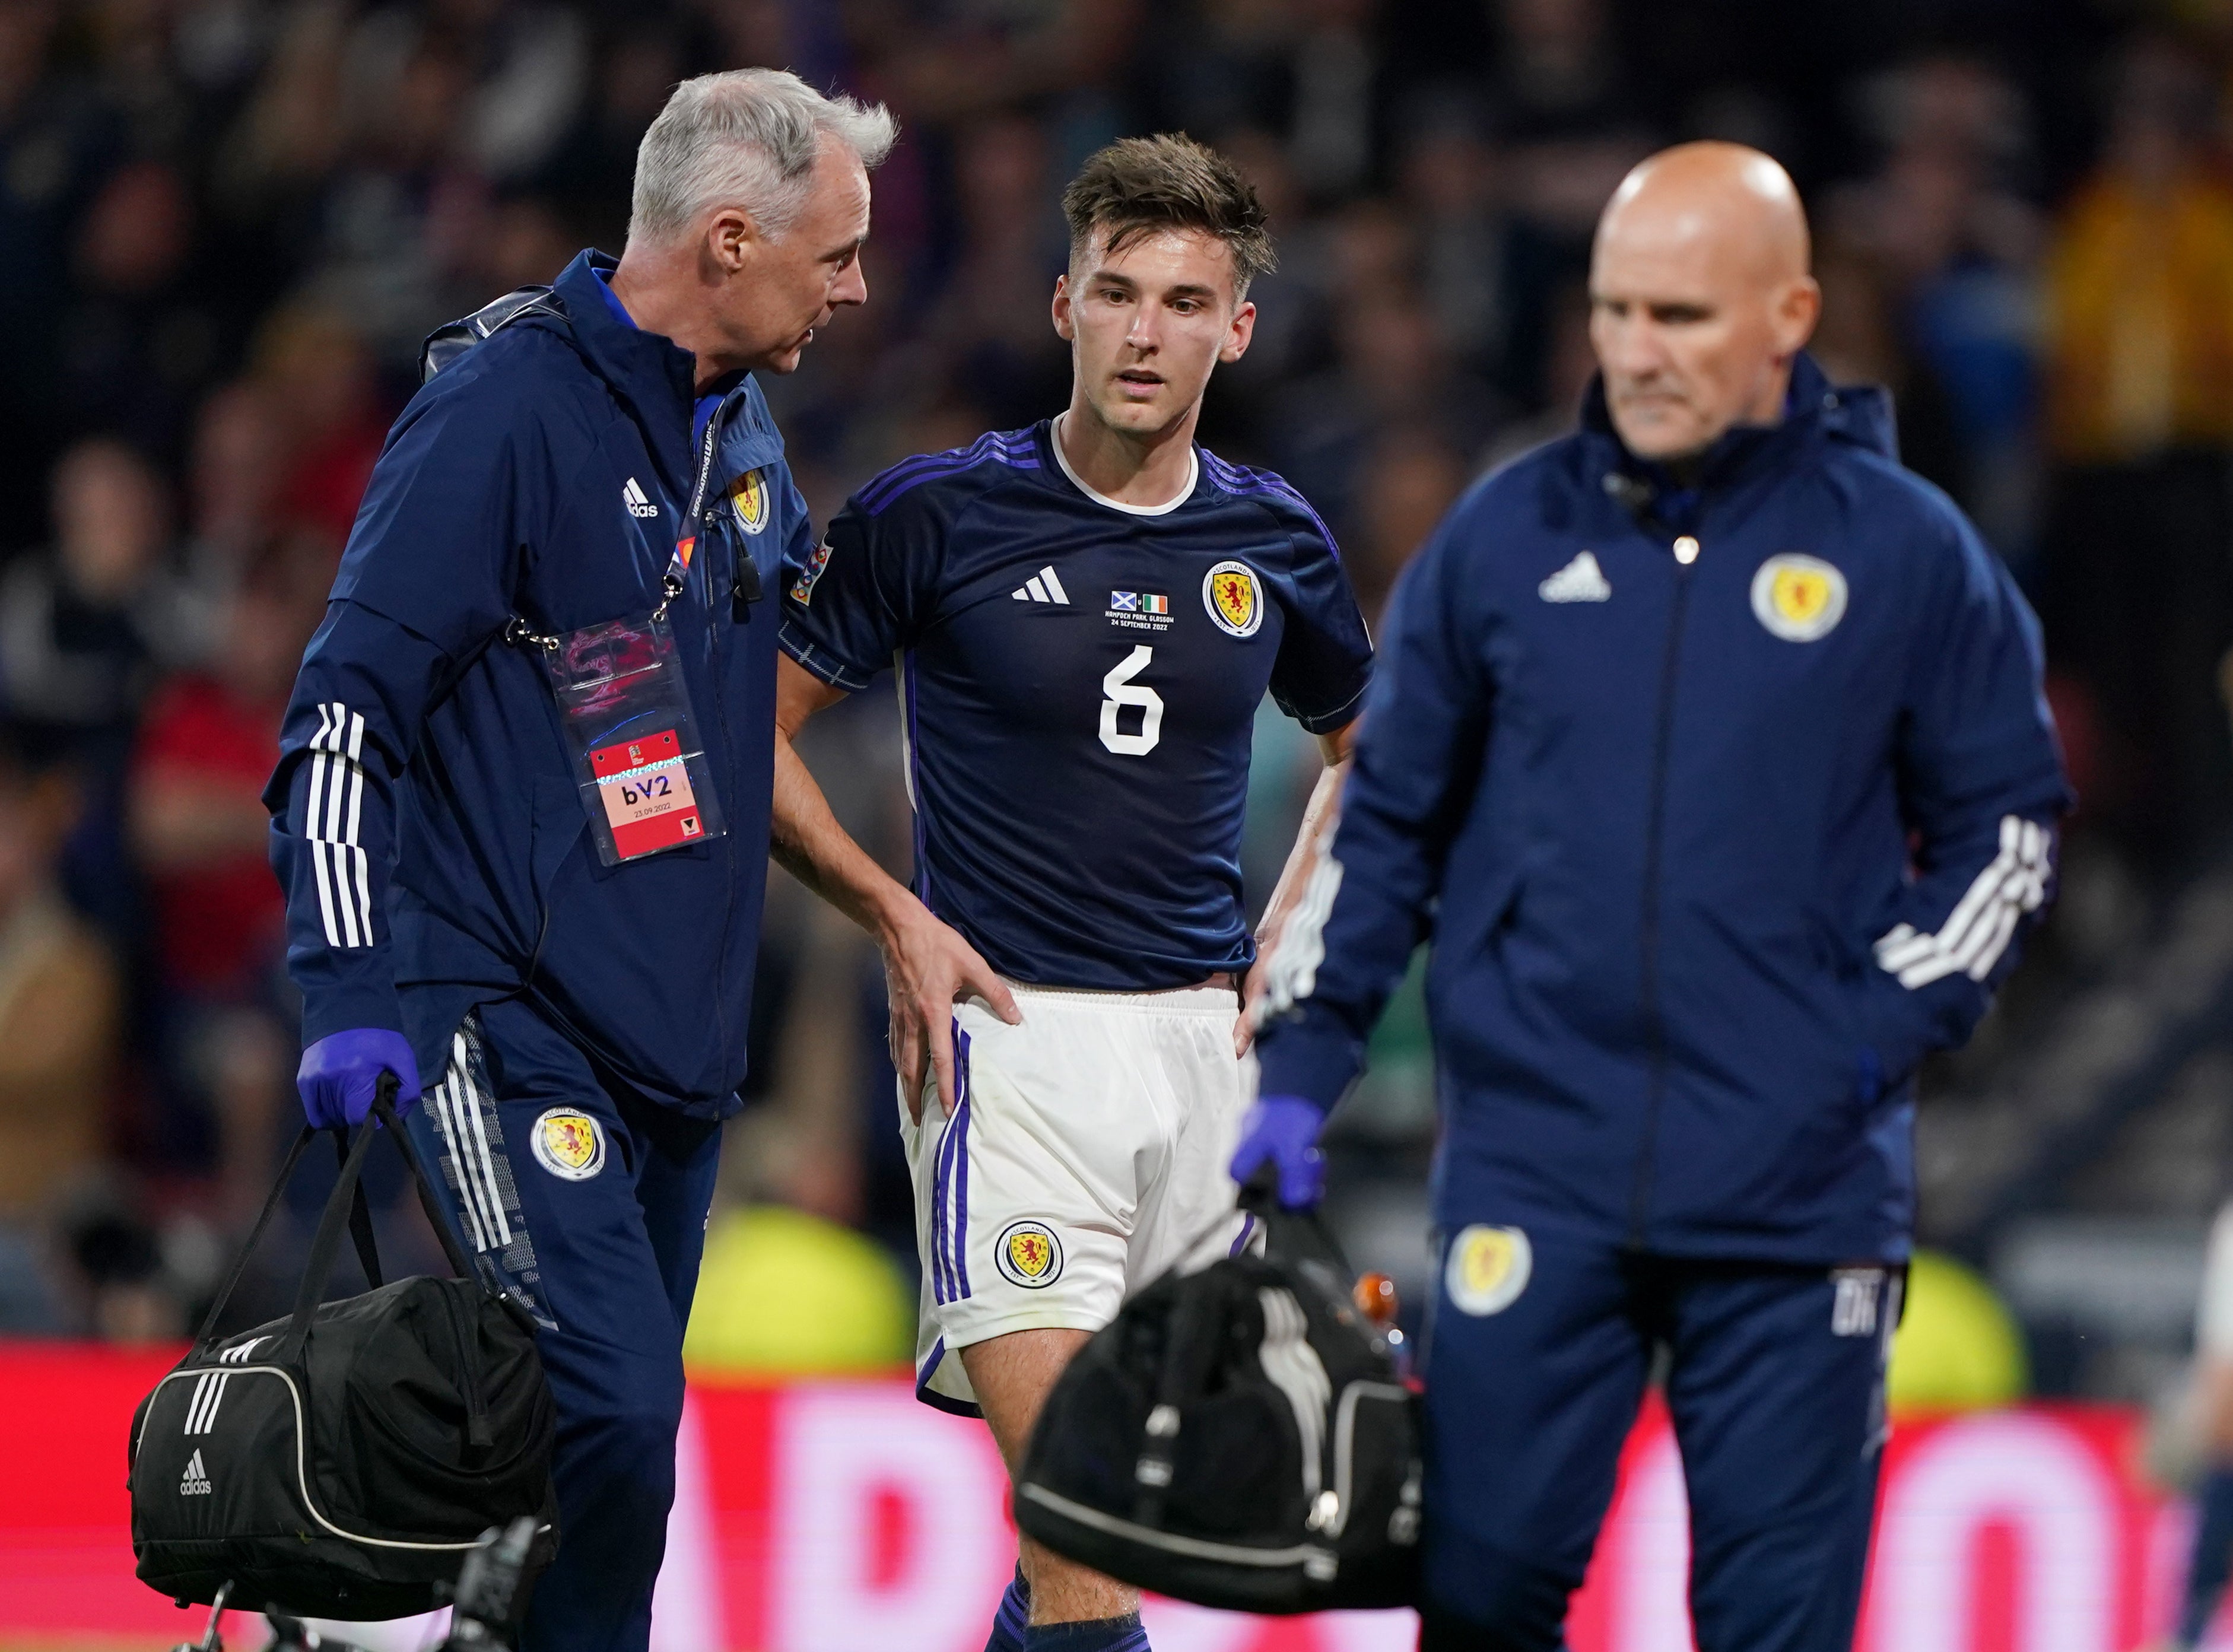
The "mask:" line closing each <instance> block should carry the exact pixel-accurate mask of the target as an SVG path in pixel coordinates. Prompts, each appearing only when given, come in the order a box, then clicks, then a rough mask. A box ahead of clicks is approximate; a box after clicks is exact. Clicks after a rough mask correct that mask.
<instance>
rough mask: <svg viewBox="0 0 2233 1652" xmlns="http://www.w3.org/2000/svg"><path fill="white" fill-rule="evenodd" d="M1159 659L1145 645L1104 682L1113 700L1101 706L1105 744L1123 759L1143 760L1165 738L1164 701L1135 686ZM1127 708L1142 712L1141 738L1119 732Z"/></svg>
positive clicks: (1135, 651) (1102, 736) (1160, 696)
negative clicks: (1120, 716) (1121, 715)
mask: <svg viewBox="0 0 2233 1652" xmlns="http://www.w3.org/2000/svg"><path fill="white" fill-rule="evenodd" d="M1155 657H1156V651H1155V650H1154V649H1153V648H1150V647H1148V646H1147V645H1146V644H1145V643H1142V644H1141V645H1140V646H1139V647H1136V648H1135V649H1133V650H1132V652H1131V654H1130V655H1129V656H1128V657H1127V658H1126V659H1125V660H1124V661H1123V663H1122V664H1121V665H1118V666H1117V667H1113V668H1112V669H1111V670H1110V673H1109V674H1108V675H1107V676H1106V677H1103V679H1102V680H1101V692H1102V693H1104V694H1106V695H1107V696H1108V697H1109V698H1108V699H1104V700H1103V701H1102V702H1101V744H1102V745H1105V746H1107V747H1108V748H1109V749H1110V751H1114V752H1115V753H1116V754H1117V756H1118V757H1120V758H1143V757H1145V756H1147V755H1148V753H1149V752H1150V751H1154V750H1155V749H1156V741H1157V740H1160V739H1161V738H1162V737H1163V697H1162V695H1161V694H1158V693H1156V691H1155V690H1154V689H1152V688H1146V687H1135V686H1133V684H1132V679H1133V678H1135V677H1136V676H1138V675H1139V674H1140V673H1142V672H1143V671H1145V670H1146V669H1147V668H1148V661H1149V660H1153V659H1154V658H1155ZM1125 706H1138V707H1139V708H1140V732H1138V733H1137V734H1120V733H1118V732H1117V713H1118V712H1121V711H1122V710H1123V708H1124V707H1125Z"/></svg>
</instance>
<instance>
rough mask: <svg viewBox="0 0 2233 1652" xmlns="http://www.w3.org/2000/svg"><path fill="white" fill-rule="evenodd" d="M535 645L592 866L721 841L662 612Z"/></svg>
mask: <svg viewBox="0 0 2233 1652" xmlns="http://www.w3.org/2000/svg"><path fill="white" fill-rule="evenodd" d="M534 641H537V642H540V643H541V644H542V647H540V648H538V649H537V654H539V655H540V656H541V658H542V660H543V668H544V672H545V673H547V674H548V675H549V677H550V686H551V688H552V690H553V692H554V693H556V694H557V700H558V719H559V722H560V725H562V727H563V729H564V731H565V735H566V746H567V751H568V753H569V755H570V757H571V758H572V760H573V764H574V774H575V784H576V787H577V788H578V789H579V790H580V792H581V797H582V807H583V812H584V813H585V814H587V815H588V816H589V832H590V836H592V837H594V838H595V839H596V844H597V858H598V859H600V860H601V861H602V862H604V863H605V864H606V865H607V866H619V865H621V864H622V863H623V862H628V861H640V860H641V859H642V858H643V857H644V856H645V855H657V854H659V853H661V851H662V850H666V849H674V848H677V847H679V846H680V845H683V844H688V843H702V842H706V840H707V839H708V838H714V837H719V836H724V835H725V833H726V830H727V827H726V824H725V823H724V822H723V821H722V818H721V803H720V798H719V796H718V795H717V794H716V792H715V790H714V788H713V776H712V774H711V773H710V772H709V771H708V769H707V765H706V753H705V750H704V748H703V745H702V744H701V743H700V740H699V738H698V722H697V719H696V718H695V716H693V713H692V712H691V709H690V691H689V688H688V686H687V685H686V684H685V683H684V682H683V680H682V671H681V667H680V665H679V664H678V663H677V662H676V660H675V657H674V634H673V633H672V632H671V631H670V630H669V629H668V628H667V605H666V604H665V603H661V605H660V607H659V609H658V611H657V612H656V613H654V614H653V615H650V616H649V617H648V618H647V619H641V620H611V621H607V622H606V623H604V624H602V625H591V626H584V627H583V628H582V629H581V630H579V631H569V632H567V633H565V634H563V635H560V636H556V637H537V638H535V639H534Z"/></svg>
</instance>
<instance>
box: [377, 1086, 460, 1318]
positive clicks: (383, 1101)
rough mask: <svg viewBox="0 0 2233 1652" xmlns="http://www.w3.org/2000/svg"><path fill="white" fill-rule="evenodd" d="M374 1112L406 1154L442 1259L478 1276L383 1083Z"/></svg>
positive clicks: (390, 1091)
mask: <svg viewBox="0 0 2233 1652" xmlns="http://www.w3.org/2000/svg"><path fill="white" fill-rule="evenodd" d="M372 1115H373V1117H374V1118H375V1119H378V1120H379V1121H380V1123H381V1128H384V1129H385V1130H387V1133H388V1135H391V1136H393V1137H394V1139H395V1150H396V1151H397V1152H398V1153H400V1154H402V1155H403V1163H404V1167H405V1168H406V1169H407V1170H409V1171H410V1172H411V1186H412V1187H413V1189H415V1190H416V1191H417V1193H418V1194H419V1208H420V1210H423V1211H425V1212H426V1225H427V1226H429V1227H431V1228H433V1230H434V1238H435V1239H437V1240H438V1241H439V1243H440V1245H441V1246H442V1256H443V1259H445V1260H446V1261H447V1262H448V1263H449V1265H450V1272H452V1273H453V1274H455V1275H456V1276H457V1277H458V1278H460V1279H470V1278H474V1277H475V1271H474V1268H473V1262H472V1258H471V1257H469V1256H467V1255H466V1254H465V1246H462V1245H460V1244H459V1243H458V1236H457V1234H456V1232H454V1231H453V1230H452V1228H451V1226H450V1217H449V1213H448V1212H446V1211H445V1210H444V1209H443V1208H442V1202H441V1200H439V1199H437V1198H435V1197H434V1184H433V1182H432V1181H430V1180H428V1179H427V1176H426V1167H425V1166H424V1165H422V1164H420V1162H419V1149H418V1148H417V1147H416V1146H414V1145H413V1142H412V1140H411V1132H410V1131H409V1130H407V1129H406V1128H403V1121H402V1119H400V1117H398V1116H397V1115H396V1111H395V1092H394V1089H393V1088H391V1087H389V1086H387V1085H386V1084H383V1085H382V1086H381V1089H380V1090H379V1092H378V1093H377V1094H375V1095H374V1096H373V1098H372Z"/></svg>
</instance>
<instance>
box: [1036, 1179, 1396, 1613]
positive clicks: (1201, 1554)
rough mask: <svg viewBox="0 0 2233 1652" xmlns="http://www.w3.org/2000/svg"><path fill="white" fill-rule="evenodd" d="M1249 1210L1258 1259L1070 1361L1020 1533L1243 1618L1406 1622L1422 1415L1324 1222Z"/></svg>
mask: <svg viewBox="0 0 2233 1652" xmlns="http://www.w3.org/2000/svg"><path fill="white" fill-rule="evenodd" d="M1244 1203H1245V1204H1247V1205H1248V1206H1252V1207H1255V1208H1258V1209H1259V1213H1260V1214H1262V1215H1263V1216H1264V1217H1265V1219H1266V1230H1267V1233H1266V1246H1265V1253H1264V1254H1263V1255H1262V1256H1249V1255H1241V1256H1235V1257H1230V1258H1224V1259H1220V1260H1218V1261H1216V1262H1214V1263H1212V1264H1211V1265H1209V1266H1208V1267H1207V1268H1204V1269H1202V1270H1201V1271H1200V1272H1193V1273H1182V1272H1179V1271H1178V1270H1176V1269H1174V1270H1173V1271H1172V1272H1169V1273H1167V1274H1165V1275H1164V1276H1163V1277H1162V1278H1160V1279H1158V1280H1156V1282H1155V1283H1154V1284H1153V1285H1149V1287H1148V1288H1147V1289H1146V1290H1145V1291H1142V1292H1141V1293H1140V1294H1139V1295H1138V1296H1137V1297H1136V1298H1133V1299H1132V1300H1131V1301H1130V1303H1128V1304H1125V1306H1124V1308H1123V1311H1122V1312H1120V1313H1119V1314H1118V1315H1117V1319H1116V1321H1115V1323H1114V1324H1110V1325H1109V1326H1108V1327H1107V1328H1106V1329H1105V1330H1102V1331H1100V1332H1099V1333H1098V1334H1097V1335H1096V1336H1095V1337H1093V1339H1092V1340H1091V1341H1090V1342H1089V1343H1086V1345H1085V1346H1084V1348H1082V1349H1081V1350H1078V1353H1077V1357H1076V1358H1075V1359H1074V1360H1072V1361H1071V1363H1070V1366H1069V1368H1068V1369H1066V1370H1064V1373H1063V1375H1062V1377H1061V1379H1060V1380H1059V1381H1058V1382H1056V1384H1055V1387H1054V1391H1053V1392H1052V1393H1051V1395H1048V1397H1047V1402H1046V1406H1045V1408H1044V1409H1043V1410H1042V1411H1041V1412H1040V1413H1039V1418H1038V1426H1037V1427H1036V1428H1034V1429H1033V1430H1032V1440H1031V1445H1030V1447H1029V1448H1028V1449H1027V1450H1026V1452H1025V1459H1024V1468H1023V1473H1021V1474H1020V1475H1019V1476H1018V1478H1017V1484H1016V1497H1015V1512H1016V1524H1017V1525H1019V1527H1021V1528H1022V1529H1023V1531H1024V1532H1026V1533H1027V1534H1029V1535H1030V1536H1032V1537H1033V1538H1037V1539H1038V1541H1039V1542H1041V1543H1043V1544H1045V1545H1046V1546H1047V1547H1048V1548H1050V1549H1052V1550H1053V1551H1055V1552H1056V1553H1058V1554H1061V1555H1066V1556H1068V1557H1069V1558H1071V1559H1072V1560H1075V1561H1077V1562H1079V1563H1080V1564H1084V1565H1088V1566H1090V1567H1092V1568H1093V1569H1094V1570H1095V1571H1101V1572H1105V1573H1107V1574H1108V1575H1109V1576H1110V1577H1116V1578H1119V1579H1121V1580H1122V1581H1123V1582H1125V1583H1129V1584H1136V1585H1137V1586H1138V1587H1140V1588H1143V1589H1149V1590H1154V1591H1156V1593H1158V1594H1162V1595H1169V1596H1171V1597H1175V1598H1176V1599H1179V1600H1188V1601H1193V1602H1195V1603H1197V1604H1200V1605H1203V1606H1218V1607H1224V1608H1227V1609H1228V1610H1235V1611H1247V1612H1278V1613H1285V1612H1317V1611H1325V1610H1332V1609H1336V1608H1364V1607H1387V1606H1408V1605H1410V1604H1412V1603H1413V1601H1414V1599H1415V1597H1416V1585H1417V1576H1418V1561H1417V1552H1418V1537H1419V1480H1420V1462H1419V1446H1418V1427H1417V1421H1416V1406H1415V1403H1414V1402H1413V1399H1412V1396H1411V1394H1410V1392H1409V1389H1408V1388H1407V1387H1406V1385H1405V1384H1404V1382H1403V1381H1402V1378H1401V1376H1400V1373H1399V1372H1398V1370H1397V1368H1396V1361H1395V1358H1394V1356H1393V1353H1392V1351H1391V1350H1390V1347H1389V1344H1388V1342H1387V1340H1386V1338H1385V1337H1383V1335H1382V1334H1381V1333H1380V1331H1379V1330H1378V1329H1377V1327H1376V1326H1375V1325H1373V1324H1372V1323H1371V1322H1370V1321H1369V1320H1368V1319H1366V1318H1365V1317H1364V1316H1363V1315H1362V1314H1360V1313H1358V1312H1357V1309H1356V1307H1355V1306H1354V1305H1353V1304H1352V1303H1351V1296H1350V1273H1349V1269H1348V1266H1347V1265H1346V1264H1345V1263H1344V1262H1343V1260H1342V1259H1341V1253H1340V1251H1339V1249H1338V1246H1336V1245H1335V1244H1334V1242H1333V1239H1332V1237H1331V1234H1329V1233H1328V1232H1326V1230H1325V1226H1323V1224H1322V1223H1320V1221H1319V1220H1318V1218H1317V1217H1316V1216H1314V1215H1311V1216H1298V1215H1293V1214H1291V1213H1287V1212H1284V1211H1280V1210H1279V1209H1278V1208H1277V1207H1276V1206H1272V1204H1271V1201H1270V1200H1268V1199H1263V1200H1260V1199H1259V1198H1258V1197H1257V1196H1255V1195H1254V1194H1253V1193H1252V1194H1251V1195H1248V1196H1246V1197H1245V1198H1244Z"/></svg>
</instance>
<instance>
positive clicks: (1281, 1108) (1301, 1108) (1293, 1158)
mask: <svg viewBox="0 0 2233 1652" xmlns="http://www.w3.org/2000/svg"><path fill="white" fill-rule="evenodd" d="M1324 1128H1325V1114H1323V1113H1321V1112H1319V1111H1318V1104H1317V1103H1316V1102H1310V1101H1305V1099H1304V1098H1303V1097H1301V1096H1260V1097H1259V1098H1258V1099H1257V1102H1256V1104H1255V1105H1254V1106H1253V1107H1252V1108H1250V1109H1248V1115H1247V1117H1246V1118H1244V1119H1242V1120H1241V1121H1240V1146H1239V1147H1238V1148H1235V1149H1234V1154H1233V1167H1232V1169H1233V1179H1234V1180H1235V1181H1237V1182H1239V1183H1240V1184H1241V1185H1242V1186H1243V1187H1246V1186H1247V1184H1248V1183H1249V1182H1250V1181H1252V1180H1255V1178H1256V1177H1257V1176H1258V1174H1260V1173H1261V1172H1262V1171H1263V1170H1264V1169H1265V1168H1266V1167H1267V1166H1268V1167H1270V1168H1271V1169H1272V1171H1273V1179H1274V1184H1275V1187H1276V1190H1277V1192H1278V1193H1279V1203H1280V1204H1281V1205H1283V1206H1286V1208H1287V1209H1289V1210H1308V1209H1309V1208H1310V1207H1311V1206H1313V1205H1315V1204H1317V1203H1318V1200H1321V1199H1323V1198H1325V1154H1323V1153H1321V1152H1319V1151H1318V1132H1319V1131H1320V1130H1322V1129H1324Z"/></svg>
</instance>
